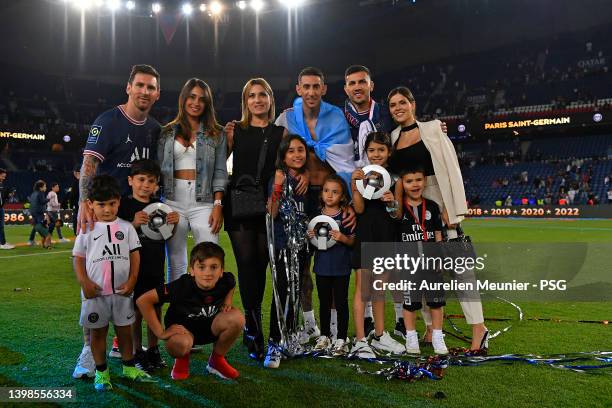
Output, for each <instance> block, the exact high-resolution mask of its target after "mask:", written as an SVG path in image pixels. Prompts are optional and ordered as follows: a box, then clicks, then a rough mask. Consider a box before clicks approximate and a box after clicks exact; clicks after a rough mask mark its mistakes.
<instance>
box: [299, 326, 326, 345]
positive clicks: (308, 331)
mask: <svg viewBox="0 0 612 408" xmlns="http://www.w3.org/2000/svg"><path fill="white" fill-rule="evenodd" d="M320 335H321V330H319V327H318V326H317V325H316V324H315V325H314V326H305V327H304V330H302V331H301V332H300V344H306V343H308V342H309V341H310V340H311V339H313V338H317V337H319V336H320Z"/></svg>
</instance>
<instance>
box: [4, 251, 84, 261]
mask: <svg viewBox="0 0 612 408" xmlns="http://www.w3.org/2000/svg"><path fill="white" fill-rule="evenodd" d="M67 252H70V253H72V250H67V251H52V252H41V253H39V254H23V255H9V256H0V259H11V258H22V257H24V256H40V255H47V256H49V255H54V254H65V253H67Z"/></svg>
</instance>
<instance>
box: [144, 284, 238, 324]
mask: <svg viewBox="0 0 612 408" xmlns="http://www.w3.org/2000/svg"><path fill="white" fill-rule="evenodd" d="M235 286H236V280H235V279H234V275H232V274H231V273H230V272H224V273H223V275H222V276H221V278H220V279H219V280H218V281H217V284H216V285H215V286H214V287H213V288H211V289H201V288H199V287H198V285H197V284H196V282H195V278H194V277H193V276H191V275H190V274H184V275H182V276H181V277H180V278H178V279H177V280H175V281H173V282H170V283H168V284H164V285H161V286H159V287H158V288H157V289H156V290H157V296H158V298H159V303H170V306H169V307H168V311H167V312H166V316H165V319H164V320H165V322H164V323H165V325H166V328H168V327H170V326H171V325H173V324H180V325H183V326H185V327H186V328H187V329H188V330H190V331H192V330H195V329H194V328H196V327H197V326H198V325H199V324H202V323H210V322H211V321H212V319H213V318H214V317H215V316H216V315H217V313H219V310H220V307H221V305H222V304H223V302H224V300H225V296H227V294H228V293H229V292H230V291H231V290H232V289H233V288H234V287H235Z"/></svg>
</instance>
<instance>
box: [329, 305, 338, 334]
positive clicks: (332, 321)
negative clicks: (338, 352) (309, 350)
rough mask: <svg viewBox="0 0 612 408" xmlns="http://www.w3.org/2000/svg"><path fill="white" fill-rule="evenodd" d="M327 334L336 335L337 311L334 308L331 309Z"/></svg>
mask: <svg viewBox="0 0 612 408" xmlns="http://www.w3.org/2000/svg"><path fill="white" fill-rule="evenodd" d="M329 334H330V335H331V336H332V337H334V338H335V337H338V312H336V309H332V310H331V316H330V319H329Z"/></svg>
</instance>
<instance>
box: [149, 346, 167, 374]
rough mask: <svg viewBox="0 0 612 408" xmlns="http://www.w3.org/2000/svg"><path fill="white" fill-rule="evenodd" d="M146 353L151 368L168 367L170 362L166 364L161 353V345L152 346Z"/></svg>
mask: <svg viewBox="0 0 612 408" xmlns="http://www.w3.org/2000/svg"><path fill="white" fill-rule="evenodd" d="M146 354H147V361H148V362H149V367H151V369H153V370H157V369H160V368H166V367H168V364H166V361H164V359H163V358H162V356H161V354H160V353H159V347H157V346H155V347H150V348H149V349H148V350H147V351H146Z"/></svg>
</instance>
